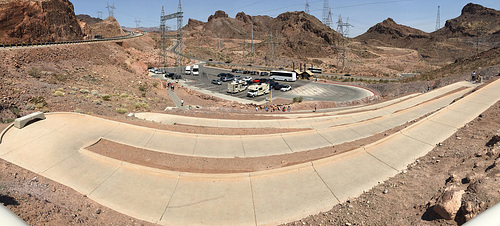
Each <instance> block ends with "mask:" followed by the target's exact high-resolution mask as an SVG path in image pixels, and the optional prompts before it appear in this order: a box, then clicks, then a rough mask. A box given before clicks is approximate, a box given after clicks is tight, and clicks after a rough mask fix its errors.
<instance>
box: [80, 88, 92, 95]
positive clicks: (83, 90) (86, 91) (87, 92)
mask: <svg viewBox="0 0 500 226" xmlns="http://www.w3.org/2000/svg"><path fill="white" fill-rule="evenodd" d="M80 93H83V94H89V93H90V91H89V90H87V89H81V90H80Z"/></svg>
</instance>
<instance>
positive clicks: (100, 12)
mask: <svg viewBox="0 0 500 226" xmlns="http://www.w3.org/2000/svg"><path fill="white" fill-rule="evenodd" d="M97 18H99V19H101V20H102V11H97Z"/></svg>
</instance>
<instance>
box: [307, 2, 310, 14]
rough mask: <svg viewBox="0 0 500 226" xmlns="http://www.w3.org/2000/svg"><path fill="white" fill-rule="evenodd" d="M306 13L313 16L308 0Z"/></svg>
mask: <svg viewBox="0 0 500 226" xmlns="http://www.w3.org/2000/svg"><path fill="white" fill-rule="evenodd" d="M306 13H307V14H311V11H310V6H309V0H306Z"/></svg>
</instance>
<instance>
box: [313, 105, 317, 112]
mask: <svg viewBox="0 0 500 226" xmlns="http://www.w3.org/2000/svg"><path fill="white" fill-rule="evenodd" d="M316 109H317V106H316V104H315V105H314V112H316Z"/></svg>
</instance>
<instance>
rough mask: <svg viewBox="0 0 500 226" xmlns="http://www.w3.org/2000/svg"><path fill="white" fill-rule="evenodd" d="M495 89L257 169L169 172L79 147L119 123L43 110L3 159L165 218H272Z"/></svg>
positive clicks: (445, 130)
mask: <svg viewBox="0 0 500 226" xmlns="http://www.w3.org/2000/svg"><path fill="white" fill-rule="evenodd" d="M499 89H500V81H496V82H494V83H492V84H490V85H488V86H486V87H484V88H482V89H481V90H478V91H476V92H474V93H472V94H470V95H468V96H466V97H465V98H463V99H461V100H459V101H457V102H455V103H453V104H452V105H449V106H448V107H446V108H445V109H442V110H440V111H438V112H436V113H434V114H433V115H431V116H429V117H427V118H426V119H425V120H422V121H420V122H418V123H416V124H414V125H412V126H410V127H408V128H406V129H404V130H402V131H401V132H400V133H396V134H394V135H391V136H389V137H386V138H385V139H383V140H381V141H379V142H376V143H374V144H370V145H367V146H365V147H361V148H359V149H357V150H354V151H352V152H349V153H345V154H342V155H338V156H334V157H330V158H326V159H322V160H318V161H312V162H308V163H305V164H301V165H295V166H290V167H285V168H281V169H276V170H269V171H262V172H255V173H241V174H195V173H183V172H172V171H165V170H157V169H151V168H146V167H142V166H137V165H132V164H129V163H126V162H120V161H117V160H114V159H109V158H106V157H103V156H100V155H96V154H94V153H90V152H88V151H86V150H85V149H83V148H85V147H86V146H88V145H90V144H93V143H95V142H96V141H97V140H99V138H100V137H102V136H112V135H113V133H114V132H116V131H119V129H118V128H120V126H124V124H121V123H117V122H112V121H107V120H99V122H98V123H95V121H94V120H95V118H93V117H91V116H86V115H76V114H53V115H48V116H47V120H44V121H39V122H36V123H34V124H32V125H30V126H28V127H26V128H24V129H22V130H19V129H14V128H10V129H8V130H6V131H5V134H4V135H3V140H2V143H1V144H0V157H1V158H3V159H5V160H7V161H9V162H12V163H14V164H16V165H19V166H21V167H24V168H26V169H28V170H31V171H33V172H36V173H39V174H40V175H42V176H45V177H48V178H50V179H52V180H54V181H56V182H59V183H62V184H64V185H66V186H69V187H71V188H74V189H75V190H77V191H79V192H81V193H82V194H86V195H87V196H88V197H90V198H91V199H93V200H95V201H97V202H99V203H101V204H103V205H105V206H108V207H110V208H112V209H114V210H117V211H119V212H122V213H125V214H128V215H130V216H132V217H136V218H139V219H143V220H147V221H150V222H154V223H158V224H162V225H274V224H279V223H284V222H289V221H292V220H296V219H300V218H302V217H306V216H308V215H310V214H317V213H319V212H320V211H326V210H329V209H330V208H332V206H334V205H335V204H337V203H338V202H342V201H345V200H346V199H348V198H349V197H356V196H358V195H360V194H361V193H362V191H363V190H368V189H370V188H371V187H373V186H374V185H376V184H377V182H379V181H384V180H386V179H387V178H389V177H391V176H394V175H395V174H397V173H399V172H400V171H401V170H403V169H405V168H406V166H407V165H408V164H409V163H412V162H413V161H414V159H415V158H418V157H420V156H422V155H425V154H426V153H427V152H429V151H430V150H432V149H433V148H434V147H435V144H437V143H439V142H442V141H443V140H444V139H446V138H448V137H449V136H451V135H452V134H453V133H454V132H455V131H456V130H457V129H458V128H460V127H462V126H463V125H465V124H466V123H467V122H469V121H471V120H472V119H474V118H475V117H477V116H478V115H479V114H480V113H482V112H483V111H485V110H486V109H487V108H489V107H490V106H491V105H493V104H494V103H496V102H497V101H499V100H500V92H498V90H499ZM147 130H148V129H145V128H140V127H136V128H135V130H134V131H132V130H130V131H128V132H129V133H123V134H121V135H117V136H118V137H117V138H119V140H122V141H126V140H128V139H131V138H135V139H137V140H139V141H142V142H145V143H148V142H149V140H152V137H148V135H143V138H136V137H135V136H136V135H139V134H141V131H147ZM132 132H133V133H132ZM263 138H264V137H263ZM261 140H262V139H256V140H255V141H256V142H260V141H261ZM163 142H165V141H163ZM219 144H220V142H219V143H215V145H219ZM212 145H214V144H212ZM171 146H175V145H174V143H171ZM208 148H211V146H210V144H207V145H206V146H205V147H202V149H208Z"/></svg>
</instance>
